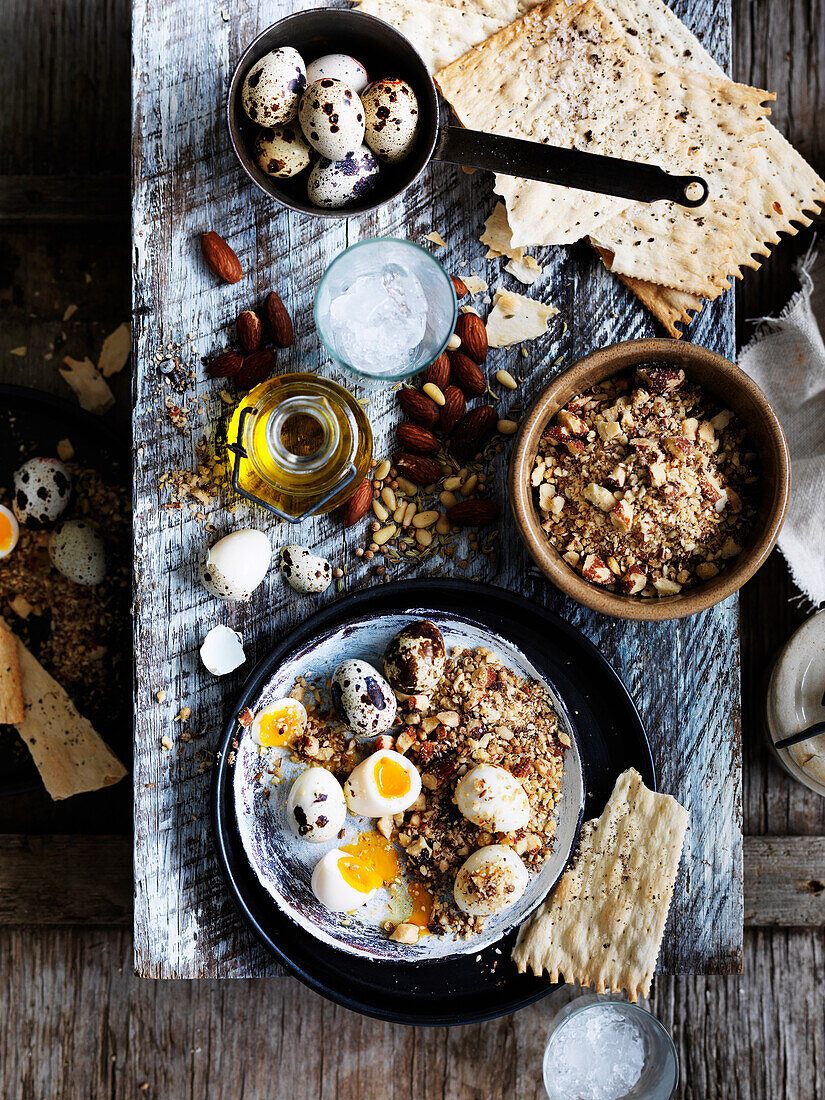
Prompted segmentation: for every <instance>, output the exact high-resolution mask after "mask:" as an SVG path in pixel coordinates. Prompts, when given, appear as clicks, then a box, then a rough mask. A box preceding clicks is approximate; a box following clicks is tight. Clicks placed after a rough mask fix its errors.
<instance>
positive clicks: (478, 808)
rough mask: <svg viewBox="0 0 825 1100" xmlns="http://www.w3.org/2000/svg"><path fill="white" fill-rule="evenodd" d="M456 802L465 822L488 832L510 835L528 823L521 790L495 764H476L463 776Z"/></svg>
mask: <svg viewBox="0 0 825 1100" xmlns="http://www.w3.org/2000/svg"><path fill="white" fill-rule="evenodd" d="M455 801H456V805H457V806H458V808H459V810H460V811H461V813H462V814H463V815H464V817H466V818H467V820H468V821H471V822H472V823H473V825H478V826H479V828H481V829H486V830H487V831H488V832H490V833H512V832H515V831H516V829H523V828H524V826H525V825H526V824H527V822H528V821H529V820H530V801H529V799H528V798H527V795H526V793H525V790H524V787H522V785H521V783H519V781H518V780H517V779H516V777H515V776H514V775H513V774H512V773H511V772H508V771H507V769H506V768H502V767H499V765H498V764H477V765H476V767H474V768H472V769H471V770H470V771H468V772H467V774H466V775H463V776H462V777H461V779H460V780H459V781H458V785H457V786H456V789H455Z"/></svg>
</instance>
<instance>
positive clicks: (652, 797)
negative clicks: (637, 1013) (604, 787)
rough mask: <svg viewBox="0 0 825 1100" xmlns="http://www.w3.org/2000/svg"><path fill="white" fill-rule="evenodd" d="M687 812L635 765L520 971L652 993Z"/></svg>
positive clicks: (590, 832) (525, 943)
mask: <svg viewBox="0 0 825 1100" xmlns="http://www.w3.org/2000/svg"><path fill="white" fill-rule="evenodd" d="M687 824H688V814H687V811H686V810H685V809H684V808H683V807H682V806H680V805H679V803H678V802H677V801H676V799H675V798H673V797H672V796H670V795H662V794H655V793H654V792H653V791H650V790H648V788H647V787H646V786H645V785H644V783H643V782H642V777H641V776H640V775H639V773H638V772H637V771H636V770H635V768H629V769H628V770H627V771H626V772H623V773H622V774H621V775H620V776H619V778H618V779H617V780H616V785H615V787H614V788H613V793H612V794H611V796H610V799H609V801H608V803H607V805H606V806H605V808H604V812H603V813H602V815H601V817H599V818H597V819H595V820H594V821H588V822H585V824H584V825H583V827H582V832H581V838H580V844H579V850H578V852H577V854H576V856H575V858H574V859H573V862H572V863H571V865H570V867H569V868H568V869H567V871H565V873H564V875H563V876H562V877H561V879H560V880H559V883H558V885H557V886H556V888H555V889H554V890H553V892H552V894H551V895H550V897H549V898H548V899H547V901H545V902H544V904H543V905H542V906H541V908H540V909H539V910H538V911H537V912H536V913H535V914H534V915H533V916H532V917H531V918H530V919H529V920H528V921H526V922H525V923H524V924H523V925H522V927H521V930H520V932H519V937H518V940H517V942H516V945H515V947H514V948H513V960H514V961H515V963H516V966H517V967H518V970H519V972H520V973H524V972H526V971H527V970H528V969H530V970H532V971H533V973H534V974H536V975H540V974H542V972H544V971H547V974H548V976H549V978H550V981H551V982H558V981H560V980H561V981H566V982H571V983H572V982H576V981H578V982H581V984H582V985H590V983H591V982H592V983H595V987H596V992H597V993H604V992H605V990H607V989H609V990H611V991H612V992H614V993H617V992H619V991H620V990H622V989H624V990H625V991H626V992H627V995H628V997H629V998H630V1000H631V1001H635V1000H636V999H637V998H638V996H639V994H641V995H642V996H644V997H647V996H648V994H649V993H650V983H651V980H652V978H653V972H654V970H655V968H656V959H657V958H658V955H659V948H660V946H661V942H662V936H663V934H664V930H665V922H666V920H667V914H668V909H669V907H670V899H671V897H672V896H673V886H674V883H675V882H676V873H677V871H678V869H679V860H680V858H681V854H682V844H683V842H684V837H685V831H686V829H687Z"/></svg>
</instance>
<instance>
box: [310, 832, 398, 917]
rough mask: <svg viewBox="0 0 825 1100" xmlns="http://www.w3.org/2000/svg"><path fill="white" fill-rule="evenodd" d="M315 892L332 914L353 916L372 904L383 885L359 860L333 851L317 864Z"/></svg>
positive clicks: (376, 875)
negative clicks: (363, 906) (376, 892)
mask: <svg viewBox="0 0 825 1100" xmlns="http://www.w3.org/2000/svg"><path fill="white" fill-rule="evenodd" d="M311 884H312V892H313V893H314V894H315V896H316V898H317V899H318V901H320V903H321V904H322V905H324V906H326V908H327V909H330V910H331V911H332V912H333V913H353V912H355V910H356V909H360V908H361V906H362V905H366V903H367V902H368V901H369V900H370V898H371V897H372V895H373V894H374V893H375V891H376V890H377V889H378V888H379V887H380V886H381V885H382V880H381V876H380V875H379V874H377V872H376V871H374V870H373V869H372V868H371V867H369V866H368V865H367V864H366V863H365V862H364V861H363V860H362V859H359V858H358V856H356V855H353V854H352V853H351V852H345V851H342V849H341V848H333V849H332V851H331V852H327V853H326V854H325V855H323V856H322V857H321V859H320V860H319V861H318V863H316V865H315V869H314V870H313V872H312V879H311Z"/></svg>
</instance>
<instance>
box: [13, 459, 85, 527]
mask: <svg viewBox="0 0 825 1100" xmlns="http://www.w3.org/2000/svg"><path fill="white" fill-rule="evenodd" d="M71 495H72V475H71V474H70V473H69V471H68V470H67V469H66V467H65V466H64V465H63V463H62V462H58V460H57V459H56V458H31V459H29V461H28V462H26V463H24V465H22V466H21V467H20V469H19V470H18V471H17V472H16V473H15V475H14V499H13V500H12V508H13V509H14V514H15V515H16V516H17V519H18V520H19V521H20V523H23V524H25V526H26V527H48V525H49V524H51V523H54V522H55V521H56V520H58V519H59V518H60V516H62V515H63V512H64V511H65V510H66V505H67V504H68V503H69V497H70V496H71Z"/></svg>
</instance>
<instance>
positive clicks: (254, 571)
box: [202, 529, 272, 600]
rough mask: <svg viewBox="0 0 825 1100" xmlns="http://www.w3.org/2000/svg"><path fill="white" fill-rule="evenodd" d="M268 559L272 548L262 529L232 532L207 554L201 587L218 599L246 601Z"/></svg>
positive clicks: (267, 563) (260, 578) (256, 584)
mask: <svg viewBox="0 0 825 1100" xmlns="http://www.w3.org/2000/svg"><path fill="white" fill-rule="evenodd" d="M271 560H272V547H271V546H270V543H269V538H268V536H267V535H265V534H264V532H263V531H254V530H248V529H247V530H243V531H233V532H232V533H231V534H229V535H225V536H224V537H223V538H222V539H218V541H217V542H216V543H215V545H214V546H213V547H212V548H211V550H209V552H208V553H207V555H206V562H205V564H204V567H203V578H202V579H203V586H204V588H205V589H206V591H207V592H210V593H211V594H212V595H213V596H217V597H218V599H219V600H248V599H249V597H250V596H251V595H252V593H253V592H254V591H255V589H256V588H257V587H258V585H259V584H260V583H261V581H262V580H263V579H264V577H265V576H266V571H267V570H268V569H269V563H270V561H271Z"/></svg>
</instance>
